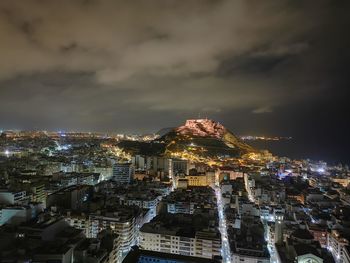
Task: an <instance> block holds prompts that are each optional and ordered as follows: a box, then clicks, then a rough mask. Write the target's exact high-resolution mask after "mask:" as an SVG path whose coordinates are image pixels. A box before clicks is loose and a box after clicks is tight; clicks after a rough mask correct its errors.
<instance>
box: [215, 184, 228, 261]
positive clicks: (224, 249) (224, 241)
mask: <svg viewBox="0 0 350 263" xmlns="http://www.w3.org/2000/svg"><path fill="white" fill-rule="evenodd" d="M214 189H215V194H216V200H217V207H218V214H219V228H220V232H221V256H222V260H223V262H226V263H228V262H231V250H230V244H229V241H228V235H227V226H226V219H225V216H224V206H223V203H222V198H221V189H220V187H218V186H215V188H214Z"/></svg>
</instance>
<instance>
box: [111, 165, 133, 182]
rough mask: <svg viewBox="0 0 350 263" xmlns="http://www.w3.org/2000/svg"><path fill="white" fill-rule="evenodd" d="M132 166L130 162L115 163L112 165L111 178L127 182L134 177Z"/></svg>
mask: <svg viewBox="0 0 350 263" xmlns="http://www.w3.org/2000/svg"><path fill="white" fill-rule="evenodd" d="M134 173H135V170H134V166H133V165H132V164H131V163H116V164H114V165H113V180H114V181H116V182H118V183H124V184H129V183H130V182H131V181H132V180H133V178H134Z"/></svg>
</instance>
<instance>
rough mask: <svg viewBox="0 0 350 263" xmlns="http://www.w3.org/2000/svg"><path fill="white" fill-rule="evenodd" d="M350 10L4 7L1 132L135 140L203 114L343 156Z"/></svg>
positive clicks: (52, 2) (320, 4) (143, 4)
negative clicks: (131, 135) (110, 134)
mask: <svg viewBox="0 0 350 263" xmlns="http://www.w3.org/2000/svg"><path fill="white" fill-rule="evenodd" d="M349 11H350V1H346V0H344V1H342V0H340V1H331V0H330V1H322V0H318V1H295V0H294V1H292V0H291V1H283V0H278V1H276V0H274V1H261V0H256V1H250V0H248V1H247V0H241V1H240V0H227V1H220V0H218V1H215V0H210V1H204V0H203V1H199V0H198V1H178V0H173V1H167V0H159V1H155V0H144V1H142V0H140V1H115V0H111V1H104V0H100V1H97V0H96V1H94V0H91V1H88V0H85V1H83V0H82V1H74V0H59V1H57V0H25V1H20V0H1V1H0V129H48V130H81V131H117V132H135V133H142V132H155V131H157V130H158V129H160V128H162V127H169V126H176V125H179V124H181V123H183V122H184V120H185V119H186V118H197V117H198V116H201V117H208V118H212V119H214V120H217V121H220V122H222V123H223V124H224V125H225V126H227V127H228V128H229V129H231V130H232V131H234V132H235V133H238V134H253V135H254V134H256V135H261V134H265V135H281V136H293V137H295V138H298V139H299V140H300V141H303V142H306V141H307V142H309V143H310V145H313V146H310V148H309V149H311V148H312V147H314V148H315V149H316V150H317V149H318V147H319V148H321V151H323V152H327V154H332V151H334V154H335V152H337V151H338V152H342V155H341V154H339V153H337V156H342V158H345V159H346V158H347V157H344V156H345V153H346V152H347V151H348V148H347V147H350V146H349V143H348V142H349V139H348V138H346V136H348V129H347V124H348V122H349V117H348V112H349V110H348V107H349V106H348V104H349V102H348V101H349V97H348V96H346V89H347V88H349V80H350V77H349V74H348V71H349V68H350V66H349V59H350V56H349V55H350V51H349V47H350V34H349V24H350V23H349V20H350V19H349ZM314 148H312V149H314ZM316 150H315V151H316ZM329 152H331V153H329ZM321 157H322V155H321Z"/></svg>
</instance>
